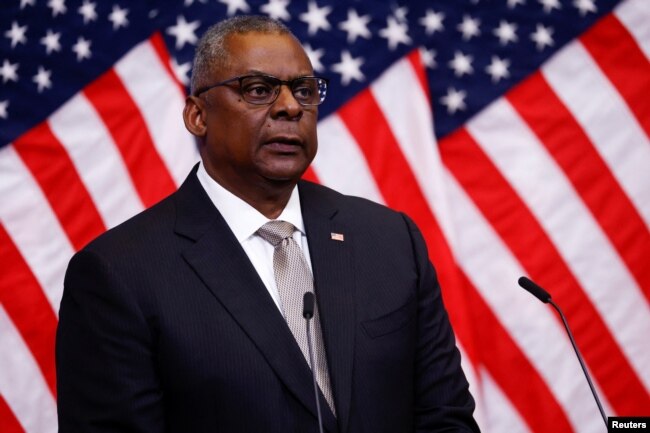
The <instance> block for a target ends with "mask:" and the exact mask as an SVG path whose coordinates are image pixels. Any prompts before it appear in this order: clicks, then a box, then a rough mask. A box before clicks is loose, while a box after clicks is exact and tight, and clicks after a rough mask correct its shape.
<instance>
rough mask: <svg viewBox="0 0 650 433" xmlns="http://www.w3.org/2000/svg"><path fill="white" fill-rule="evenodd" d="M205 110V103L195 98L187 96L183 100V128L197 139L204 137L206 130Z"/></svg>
mask: <svg viewBox="0 0 650 433" xmlns="http://www.w3.org/2000/svg"><path fill="white" fill-rule="evenodd" d="M205 108H206V107H205V102H204V101H203V100H201V99H200V98H198V97H196V96H188V97H187V98H186V99H185V108H183V121H184V122H185V128H187V130H188V131H190V133H191V134H192V135H195V136H197V137H203V136H205V133H206V130H207V127H206V123H205V120H206V119H205V116H206V113H205Z"/></svg>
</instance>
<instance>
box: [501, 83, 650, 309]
mask: <svg viewBox="0 0 650 433" xmlns="http://www.w3.org/2000/svg"><path fill="white" fill-rule="evenodd" d="M508 100H509V101H510V102H511V103H512V105H513V106H514V108H515V109H516V110H517V112H518V113H519V114H520V115H521V117H522V118H523V119H524V120H525V121H526V123H527V124H528V126H529V127H530V128H531V129H532V130H533V132H535V134H536V135H537V136H538V137H539V138H540V140H541V142H542V143H543V144H544V146H545V147H546V149H548V151H549V153H550V154H551V155H552V156H553V158H555V160H556V161H557V163H558V164H559V165H560V167H562V170H563V171H564V172H565V174H566V175H567V176H568V178H569V180H570V181H571V183H572V184H573V186H574V188H575V189H576V190H577V191H578V193H579V194H580V196H581V197H582V200H583V201H584V203H585V204H586V205H587V207H588V208H589V210H590V211H591V213H592V215H593V216H594V218H595V219H596V220H597V221H598V223H599V224H600V226H601V227H602V229H603V230H604V231H605V233H606V234H607V236H608V237H609V240H610V241H611V243H612V245H613V246H614V248H616V250H617V252H618V254H619V255H620V256H621V258H622V259H623V261H624V262H625V264H626V265H627V267H628V269H629V270H630V273H631V274H632V275H633V277H634V278H635V280H636V281H637V283H638V284H639V286H640V287H641V289H642V291H643V293H644V294H645V296H646V298H647V299H649V300H650V267H649V266H648V257H650V232H649V231H648V229H647V228H646V226H645V223H644V222H643V219H642V218H641V216H640V215H639V214H638V212H637V211H636V209H635V207H634V205H633V204H632V202H631V201H630V199H629V198H628V197H627V195H626V194H625V192H624V191H623V189H622V188H621V187H620V185H619V184H618V183H617V182H616V179H615V178H614V176H613V175H612V173H611V172H610V170H609V168H608V167H607V165H606V164H605V162H604V161H603V160H602V159H601V157H600V154H599V153H598V151H596V149H594V147H593V146H592V144H591V142H590V141H589V138H588V137H587V136H586V135H585V133H584V132H583V130H582V129H581V128H580V125H578V123H577V122H576V121H575V119H574V118H573V117H572V116H571V113H570V112H569V110H568V109H567V108H566V107H565V106H564V105H563V104H562V102H561V101H560V99H559V98H558V97H557V96H556V95H555V93H553V91H552V90H551V88H550V86H549V85H548V83H547V82H546V81H545V80H544V78H543V77H542V75H541V74H539V73H536V74H534V75H533V76H531V77H530V78H528V79H527V80H526V82H524V83H523V85H520V86H517V87H516V88H515V89H514V90H513V91H512V92H510V94H509V95H508ZM649 101H650V99H649ZM567 143H571V144H570V145H567ZM639 145H640V144H639ZM623 221H624V222H625V224H621V222H623Z"/></svg>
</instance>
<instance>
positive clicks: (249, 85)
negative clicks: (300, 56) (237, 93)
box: [241, 75, 280, 105]
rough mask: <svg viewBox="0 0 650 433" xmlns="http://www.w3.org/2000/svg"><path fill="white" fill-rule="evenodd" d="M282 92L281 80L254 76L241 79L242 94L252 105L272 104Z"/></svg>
mask: <svg viewBox="0 0 650 433" xmlns="http://www.w3.org/2000/svg"><path fill="white" fill-rule="evenodd" d="M279 90H280V80H278V79H277V78H273V77H267V76H264V75H252V76H248V77H243V78H242V79H241V94H242V96H243V97H244V100H245V101H246V102H250V103H251V104H258V105H264V104H270V103H271V102H273V101H274V100H275V98H276V96H277V94H278V91H279Z"/></svg>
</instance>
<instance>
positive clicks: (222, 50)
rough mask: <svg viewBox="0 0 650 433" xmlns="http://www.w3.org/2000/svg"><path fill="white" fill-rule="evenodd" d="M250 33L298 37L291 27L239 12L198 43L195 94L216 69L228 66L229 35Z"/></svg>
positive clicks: (195, 55) (206, 33)
mask: <svg viewBox="0 0 650 433" xmlns="http://www.w3.org/2000/svg"><path fill="white" fill-rule="evenodd" d="M246 33H276V34H288V35H291V36H293V37H294V38H295V35H294V34H293V33H292V32H291V30H289V28H288V27H287V26H285V25H284V24H282V23H281V22H280V21H277V20H274V19H272V18H269V17H266V16H263V15H238V16H235V17H232V18H228V19H226V20H223V21H220V22H218V23H217V24H214V25H212V26H211V27H210V28H208V30H206V32H205V33H204V34H203V36H201V39H200V40H199V43H198V44H197V46H196V51H195V53H194V62H193V65H192V79H191V83H190V86H191V92H192V94H194V92H195V91H196V89H197V88H199V87H200V86H202V85H207V82H206V81H207V80H208V77H209V75H210V72H211V71H212V70H213V68H215V67H216V68H219V67H223V66H225V64H226V62H227V61H228V55H229V53H228V51H227V50H226V46H225V42H226V39H227V38H228V36H230V35H232V34H246ZM296 40H297V38H296Z"/></svg>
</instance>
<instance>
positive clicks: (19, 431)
mask: <svg viewBox="0 0 650 433" xmlns="http://www.w3.org/2000/svg"><path fill="white" fill-rule="evenodd" d="M0 431H1V432H2V433H25V430H24V429H23V427H22V426H21V425H20V423H19V422H18V419H17V418H16V416H15V415H14V413H13V412H12V411H11V408H10V407H9V406H8V405H7V402H6V401H5V400H4V398H2V395H1V394H0Z"/></svg>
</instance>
